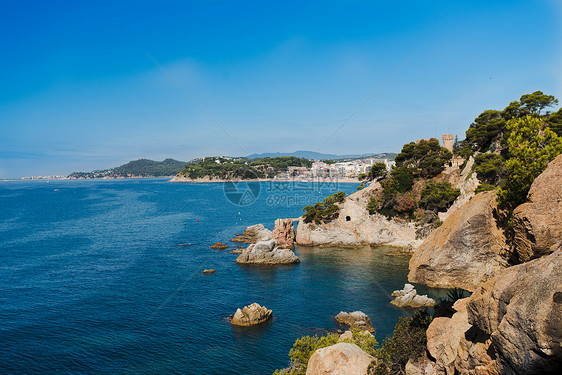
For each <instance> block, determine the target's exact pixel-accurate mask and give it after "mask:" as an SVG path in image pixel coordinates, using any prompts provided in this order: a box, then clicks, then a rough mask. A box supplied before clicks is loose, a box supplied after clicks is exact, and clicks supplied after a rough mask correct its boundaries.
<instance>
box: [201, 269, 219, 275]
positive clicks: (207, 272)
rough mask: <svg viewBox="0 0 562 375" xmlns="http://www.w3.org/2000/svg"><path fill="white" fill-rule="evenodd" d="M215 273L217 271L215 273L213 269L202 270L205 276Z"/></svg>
mask: <svg viewBox="0 0 562 375" xmlns="http://www.w3.org/2000/svg"><path fill="white" fill-rule="evenodd" d="M215 272H217V271H215V270H214V269H213V268H211V269H208V270H203V273H205V274H210V273H215Z"/></svg>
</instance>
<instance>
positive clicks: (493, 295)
mask: <svg viewBox="0 0 562 375" xmlns="http://www.w3.org/2000/svg"><path fill="white" fill-rule="evenodd" d="M467 307H468V322H469V323H471V324H472V325H473V326H476V327H478V329H480V330H481V331H483V332H485V333H486V334H488V335H490V337H491V340H492V344H493V346H494V349H495V351H496V352H497V354H498V358H499V361H500V363H501V365H502V367H503V368H505V370H506V372H508V373H527V374H530V373H539V372H544V373H548V372H553V371H554V370H556V369H558V370H560V369H561V368H562V249H559V250H557V251H556V252H554V253H552V254H551V255H548V256H545V257H542V258H539V259H536V260H533V261H530V262H527V263H524V264H520V265H518V266H514V267H511V268H508V269H506V270H504V271H502V272H501V274H500V275H498V276H497V277H495V278H494V279H492V280H490V281H488V282H487V283H486V284H484V285H482V287H481V288H480V289H479V290H478V292H476V293H475V294H474V295H473V296H472V297H471V299H470V301H469V303H468V305H467Z"/></svg>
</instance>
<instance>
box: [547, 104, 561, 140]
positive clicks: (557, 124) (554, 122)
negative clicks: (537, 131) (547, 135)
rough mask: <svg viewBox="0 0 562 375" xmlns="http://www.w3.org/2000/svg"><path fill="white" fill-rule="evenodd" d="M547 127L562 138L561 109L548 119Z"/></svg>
mask: <svg viewBox="0 0 562 375" xmlns="http://www.w3.org/2000/svg"><path fill="white" fill-rule="evenodd" d="M548 127H549V128H550V130H552V131H553V132H555V133H556V135H558V136H559V137H562V108H560V109H559V110H558V111H556V112H554V113H553V114H552V115H551V116H550V117H549V119H548Z"/></svg>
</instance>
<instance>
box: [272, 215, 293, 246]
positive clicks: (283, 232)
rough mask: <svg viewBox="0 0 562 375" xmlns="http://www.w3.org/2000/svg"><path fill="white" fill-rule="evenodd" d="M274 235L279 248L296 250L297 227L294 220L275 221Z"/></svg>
mask: <svg viewBox="0 0 562 375" xmlns="http://www.w3.org/2000/svg"><path fill="white" fill-rule="evenodd" d="M272 235H273V239H274V240H275V243H276V244H277V247H279V248H282V249H294V248H295V226H294V225H293V219H277V220H275V228H273V233H272Z"/></svg>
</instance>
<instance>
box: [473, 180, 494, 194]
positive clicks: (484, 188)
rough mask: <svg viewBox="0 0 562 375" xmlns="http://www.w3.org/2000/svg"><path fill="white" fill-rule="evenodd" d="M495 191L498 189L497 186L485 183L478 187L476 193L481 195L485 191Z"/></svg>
mask: <svg viewBox="0 0 562 375" xmlns="http://www.w3.org/2000/svg"><path fill="white" fill-rule="evenodd" d="M495 189H497V186H494V185H490V184H488V183H486V182H483V183H481V184H480V185H478V187H477V188H476V190H474V193H476V194H478V193H481V192H483V191H490V190H495Z"/></svg>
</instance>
